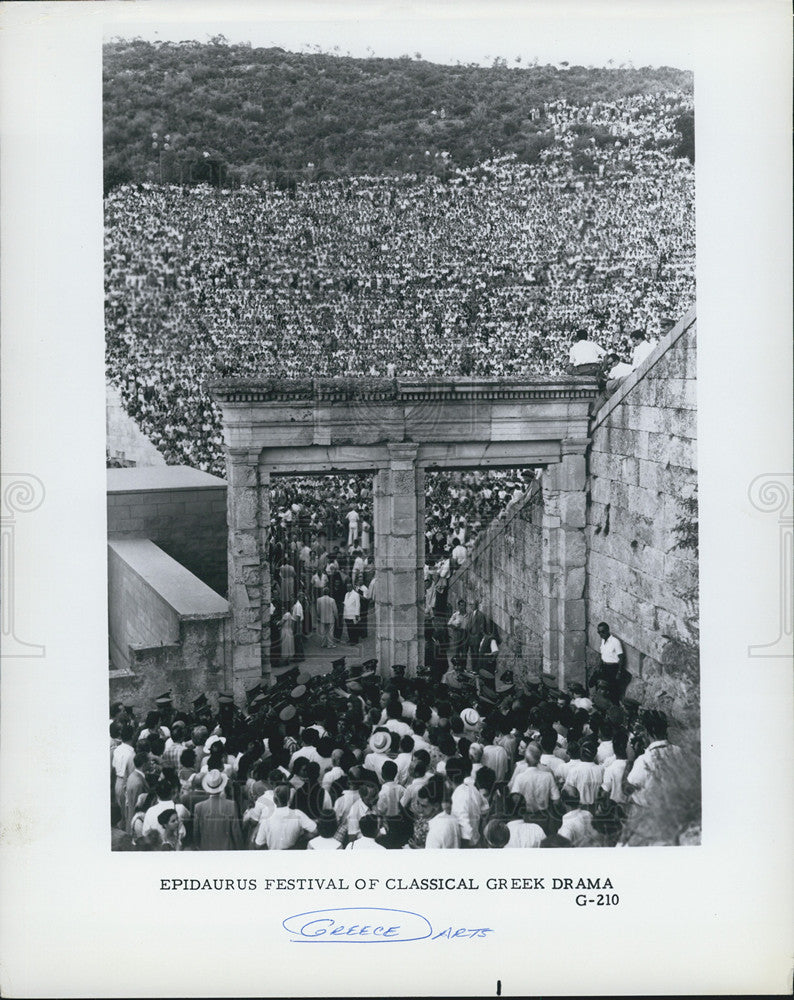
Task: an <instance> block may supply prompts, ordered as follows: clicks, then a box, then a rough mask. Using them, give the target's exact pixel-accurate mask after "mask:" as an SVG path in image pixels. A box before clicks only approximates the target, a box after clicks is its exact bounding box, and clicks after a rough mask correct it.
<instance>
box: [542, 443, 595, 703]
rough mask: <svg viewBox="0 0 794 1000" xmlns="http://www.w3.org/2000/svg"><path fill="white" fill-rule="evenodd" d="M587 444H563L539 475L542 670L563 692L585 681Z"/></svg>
mask: <svg viewBox="0 0 794 1000" xmlns="http://www.w3.org/2000/svg"><path fill="white" fill-rule="evenodd" d="M586 446H587V441H586V440H578V439H570V438H569V439H566V440H564V441H563V442H562V460H561V461H560V462H559V463H558V464H556V465H551V466H549V467H548V468H547V469H546V471H545V473H544V474H543V479H542V487H543V569H542V575H541V578H542V585H543V672H544V673H545V674H551V675H552V676H553V677H555V678H556V681H557V684H558V685H559V686H560V687H561V688H562V687H564V686H565V685H567V684H569V683H570V682H571V681H582V682H583V681H584V676H585V656H586V646H587V623H586V616H585V596H584V595H585V566H586V559H587V548H586V538H585V523H586V499H587V498H586V492H585V490H586V486H587V475H586V467H585V448H586Z"/></svg>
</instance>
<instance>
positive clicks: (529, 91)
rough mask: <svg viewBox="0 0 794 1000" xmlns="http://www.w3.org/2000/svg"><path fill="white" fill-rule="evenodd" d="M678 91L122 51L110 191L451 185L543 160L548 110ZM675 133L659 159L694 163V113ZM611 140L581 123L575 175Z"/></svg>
mask: <svg viewBox="0 0 794 1000" xmlns="http://www.w3.org/2000/svg"><path fill="white" fill-rule="evenodd" d="M416 55H417V56H418V54H416ZM671 93H677V94H681V95H687V97H690V96H691V93H692V75H691V74H690V73H687V72H684V71H681V70H677V69H671V68H669V67H661V68H651V67H643V68H640V69H633V68H612V69H604V68H586V67H582V66H568V67H566V66H562V67H555V66H538V65H532V66H526V67H525V66H522V65H521V64H520V63H519V62H518V60H516V61H515V62H514V63H513V64H511V65H508V63H507V62H506V61H505V60H497V61H496V62H495V63H494V65H493V66H492V67H490V68H483V67H479V66H474V65H468V66H463V65H458V66H442V65H436V64H433V63H428V62H425V61H423V60H421V59H420V58H412V57H410V56H405V57H402V58H400V59H375V58H371V59H353V58H350V57H344V56H338V55H334V54H323V53H315V54H297V53H290V52H285V51H284V50H283V49H278V48H269V49H262V48H252V47H251V46H250V45H229V44H226V42H225V41H224V40H223V39H222V38H221V37H219V38H217V39H214V40H213V41H212V42H210V43H207V44H202V43H199V42H179V43H167V42H165V43H149V42H145V41H142V40H132V41H115V42H112V43H110V44H108V45H106V47H105V53H104V142H105V189H106V190H109V189H110V188H112V187H115V186H116V185H118V184H121V183H125V182H130V181H132V182H142V181H147V180H148V181H154V182H164V183H182V184H198V183H202V182H204V183H207V182H209V183H210V184H213V185H215V186H224V187H226V186H238V185H240V184H251V183H259V182H261V181H263V180H271V181H274V182H275V183H276V184H278V185H279V186H283V187H291V186H293V185H294V184H295V183H296V182H299V181H300V180H317V179H323V178H326V177H351V176H360V175H362V174H401V173H414V174H420V175H425V174H435V175H436V176H439V177H441V178H446V177H448V176H450V175H451V172H452V171H453V170H454V169H455V168H467V167H471V166H473V165H474V164H477V163H480V162H482V161H484V160H487V159H489V158H491V157H493V156H499V155H505V154H515V155H516V157H517V158H518V160H519V161H521V162H524V163H530V164H531V163H537V162H538V161H539V159H540V155H541V152H542V151H543V150H544V149H546V148H548V147H549V146H550V145H551V144H552V143H553V142H554V130H553V128H552V126H551V124H550V123H549V121H548V114H547V107H546V106H547V105H548V104H550V103H552V102H559V101H566V102H567V103H568V104H570V105H574V106H587V105H591V104H593V103H595V102H602V103H603V102H611V101H619V100H621V99H624V98H627V97H636V96H637V95H645V94H647V95H657V94H671ZM676 126H677V130H676V132H675V133H674V135H673V136H672V138H665V140H664V143H665V148H664V149H663V150H662V151H665V152H672V153H673V154H674V155H679V156H688V157H689V158H690V160H693V159H694V144H693V120H692V113H691V110H687V111H686V112H684V113H683V114H682V115H681V116H680V118H679V119H678V120H677V122H676ZM611 141H614V140H613V137H612V136H611V135H610V133H609V131H608V130H607V129H605V128H603V127H599V126H598V125H597V124H592V123H589V122H587V121H586V120H584V121H582V122H581V123H580V124H579V126H578V132H577V135H576V136H575V138H574V142H575V144H576V148H575V149H574V152H576V151H578V152H579V153H580V154H581V155H580V163H579V165H578V166H579V169H580V170H584V171H586V170H587V169H588V163H589V162H590V161H589V160H588V156H589V154H590V151H591V150H592V148H593V146H598V145H600V144H602V143H608V142H611ZM651 141H654V140H651ZM658 148H660V149H662V146H661V143H660V144H659V147H658ZM592 164H593V170H595V161H594V160H593V161H592Z"/></svg>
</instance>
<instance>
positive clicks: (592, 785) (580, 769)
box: [563, 740, 604, 806]
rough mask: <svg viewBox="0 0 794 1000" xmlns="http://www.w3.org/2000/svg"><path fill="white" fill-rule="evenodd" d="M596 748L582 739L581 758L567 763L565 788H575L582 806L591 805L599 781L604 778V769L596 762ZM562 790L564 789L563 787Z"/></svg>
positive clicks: (599, 785) (599, 786)
mask: <svg viewBox="0 0 794 1000" xmlns="http://www.w3.org/2000/svg"><path fill="white" fill-rule="evenodd" d="M595 752H596V748H595V746H594V745H593V743H591V742H590V741H589V740H582V743H581V747H580V753H581V760H572V761H570V763H569V764H568V765H567V767H568V771H567V773H566V775H565V788H575V789H576V791H577V792H578V793H579V801H580V802H581V804H582V805H583V806H591V805H593V803H594V802H595V800H596V798H597V796H598V790H599V789H600V788H601V782H602V781H603V780H604V769H603V767H602V766H601V765H600V764H596V763H595V761H594V760H593V758H594V757H595ZM563 790H564V789H563Z"/></svg>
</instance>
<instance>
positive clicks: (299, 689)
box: [289, 684, 306, 701]
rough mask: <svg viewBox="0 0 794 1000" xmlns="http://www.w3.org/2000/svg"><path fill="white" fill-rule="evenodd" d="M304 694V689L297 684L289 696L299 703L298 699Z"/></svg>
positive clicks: (301, 685)
mask: <svg viewBox="0 0 794 1000" xmlns="http://www.w3.org/2000/svg"><path fill="white" fill-rule="evenodd" d="M305 694H306V688H305V687H304V686H303V684H299V685H298V686H297V687H295V688H293V689H292V690H291V691H290V693H289V696H290V698H292V700H293V701H300V699H301V698H302V697H303V696H304V695H305Z"/></svg>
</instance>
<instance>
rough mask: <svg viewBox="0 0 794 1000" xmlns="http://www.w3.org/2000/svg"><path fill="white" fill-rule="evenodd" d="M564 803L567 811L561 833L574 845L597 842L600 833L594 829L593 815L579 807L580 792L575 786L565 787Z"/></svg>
mask: <svg viewBox="0 0 794 1000" xmlns="http://www.w3.org/2000/svg"><path fill="white" fill-rule="evenodd" d="M562 805H563V808H564V809H565V810H566V812H565V815H564V816H563V817H562V823H561V824H560V829H559V831H558V833H559V835H560V836H561V837H565V839H566V840H569V841H570V842H571V846H572V847H587V846H589V845H591V844H595V843H597V842H598V834H597V833H596V832H595V830H594V829H593V817H592V815H591V814H590V813H589V812H588V811H587V810H586V809H580V808H579V793H578V792H577V791H576V789H575V788H566V789H564V791H563V793H562Z"/></svg>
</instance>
